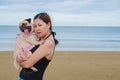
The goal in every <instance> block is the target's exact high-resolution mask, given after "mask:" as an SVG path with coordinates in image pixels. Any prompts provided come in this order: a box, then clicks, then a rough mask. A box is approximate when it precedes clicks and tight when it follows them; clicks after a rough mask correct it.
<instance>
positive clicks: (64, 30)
mask: <svg viewBox="0 0 120 80" xmlns="http://www.w3.org/2000/svg"><path fill="white" fill-rule="evenodd" d="M53 31H54V32H56V36H55V37H56V39H58V41H59V44H58V45H57V46H56V49H55V50H56V51H120V26H119V27H116V26H53ZM19 32H20V30H19V27H18V26H17V25H0V51H13V50H14V45H15V39H16V35H17V34H18V33H19Z"/></svg>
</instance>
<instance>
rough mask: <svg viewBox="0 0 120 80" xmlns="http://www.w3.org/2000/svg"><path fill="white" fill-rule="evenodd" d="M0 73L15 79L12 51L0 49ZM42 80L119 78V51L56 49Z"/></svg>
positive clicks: (1, 79)
mask: <svg viewBox="0 0 120 80" xmlns="http://www.w3.org/2000/svg"><path fill="white" fill-rule="evenodd" d="M0 74H1V75H0V80H17V78H18V75H19V70H16V69H15V68H14V67H13V52H12V51H0ZM44 80H120V52H119V51H56V52H55V53H54V57H53V59H52V61H51V62H50V64H49V66H48V68H47V69H46V71H45V75H44Z"/></svg>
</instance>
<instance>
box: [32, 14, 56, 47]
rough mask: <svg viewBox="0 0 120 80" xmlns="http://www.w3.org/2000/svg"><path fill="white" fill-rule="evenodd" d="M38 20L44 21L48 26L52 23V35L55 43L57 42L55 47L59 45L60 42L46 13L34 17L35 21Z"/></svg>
mask: <svg viewBox="0 0 120 80" xmlns="http://www.w3.org/2000/svg"><path fill="white" fill-rule="evenodd" d="M37 18H39V19H41V20H43V21H44V22H45V23H46V24H48V23H49V22H50V30H51V34H52V35H53V38H54V41H55V45H57V44H58V40H57V39H56V38H55V35H56V33H55V32H53V31H52V22H51V19H50V16H49V15H48V14H47V13H46V12H43V13H39V14H37V15H36V16H35V17H34V20H35V19H37Z"/></svg>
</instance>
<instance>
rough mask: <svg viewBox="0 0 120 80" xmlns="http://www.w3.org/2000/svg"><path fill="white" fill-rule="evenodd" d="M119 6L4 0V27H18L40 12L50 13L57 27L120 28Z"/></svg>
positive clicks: (85, 0)
mask: <svg viewBox="0 0 120 80" xmlns="http://www.w3.org/2000/svg"><path fill="white" fill-rule="evenodd" d="M119 2H120V1H119V0H35V1H33V0H1V3H0V17H1V18H2V20H0V24H16V23H18V21H20V20H21V19H23V18H26V17H33V16H34V15H35V14H37V13H39V12H48V13H49V14H50V16H51V17H52V20H53V24H54V25H66V26H67V25H76V26H80V25H118V26H120V23H119V19H120V15H119V14H120V6H119ZM11 19H12V20H11ZM70 23H71V24H70Z"/></svg>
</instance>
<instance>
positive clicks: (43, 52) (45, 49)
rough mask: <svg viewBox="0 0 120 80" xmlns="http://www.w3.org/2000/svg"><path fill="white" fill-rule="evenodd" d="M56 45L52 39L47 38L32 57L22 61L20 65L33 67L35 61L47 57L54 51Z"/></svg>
mask: <svg viewBox="0 0 120 80" xmlns="http://www.w3.org/2000/svg"><path fill="white" fill-rule="evenodd" d="M53 49H54V45H53V43H52V42H51V40H49V39H48V40H46V41H45V43H44V44H42V45H40V47H39V48H38V49H37V50H36V51H35V52H34V53H33V54H32V55H31V56H30V58H29V59H28V60H26V61H24V62H21V63H20V66H22V67H24V68H31V67H32V66H33V65H34V64H35V63H37V62H38V61H39V60H40V59H42V58H43V57H46V56H48V55H50V54H52V53H53Z"/></svg>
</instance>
